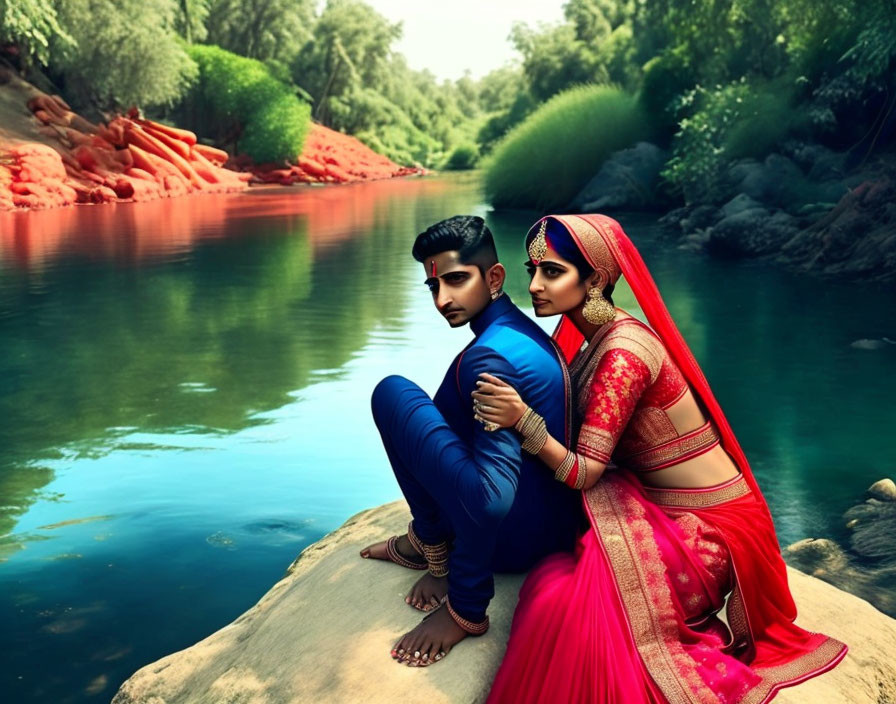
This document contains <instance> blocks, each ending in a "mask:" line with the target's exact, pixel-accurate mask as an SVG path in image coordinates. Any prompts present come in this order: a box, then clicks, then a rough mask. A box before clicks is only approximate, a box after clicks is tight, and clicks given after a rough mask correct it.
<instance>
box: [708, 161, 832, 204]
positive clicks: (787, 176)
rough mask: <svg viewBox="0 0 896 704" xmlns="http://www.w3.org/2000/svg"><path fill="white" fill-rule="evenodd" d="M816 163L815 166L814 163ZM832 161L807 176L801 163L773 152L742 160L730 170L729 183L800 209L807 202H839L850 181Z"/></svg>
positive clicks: (767, 200) (757, 196)
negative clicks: (836, 173)
mask: <svg viewBox="0 0 896 704" xmlns="http://www.w3.org/2000/svg"><path fill="white" fill-rule="evenodd" d="M813 166H814V165H813ZM833 174H835V168H834V167H833V166H830V165H829V164H825V165H823V166H819V167H818V168H817V169H815V176H816V177H818V178H819V179H823V180H816V178H815V177H807V176H806V174H804V173H803V171H802V170H801V169H800V167H799V166H797V164H796V163H795V162H794V161H793V160H792V159H788V158H787V157H786V156H784V155H782V154H769V155H768V156H767V157H766V158H765V159H764V160H763V161H761V162H759V161H755V160H753V159H742V160H740V161H738V162H735V163H734V164H732V165H731V167H730V168H729V169H728V172H727V174H726V177H725V181H726V184H727V185H728V187H729V188H731V189H732V190H733V192H735V193H746V194H747V195H748V196H750V197H751V198H753V199H755V200H757V201H760V202H762V203H764V204H766V205H771V206H775V207H778V208H785V209H790V208H794V207H796V208H798V207H799V206H801V205H803V204H804V203H815V202H825V203H835V202H837V201H838V200H840V198H841V197H843V195H844V194H845V193H846V190H847V188H846V184H845V183H844V182H843V180H842V179H840V178H838V177H836V176H834V175H833Z"/></svg>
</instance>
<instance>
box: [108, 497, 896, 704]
mask: <svg viewBox="0 0 896 704" xmlns="http://www.w3.org/2000/svg"><path fill="white" fill-rule="evenodd" d="M408 518H409V514H408V510H407V506H406V505H405V504H404V503H403V502H395V503H392V504H387V505H385V506H381V507H379V508H375V509H372V510H369V511H365V512H363V513H360V514H358V515H357V516H354V517H353V518H351V519H349V520H348V521H347V522H346V523H345V524H344V525H343V526H342V527H341V528H339V529H338V530H336V531H334V532H333V533H331V534H329V535H327V536H325V537H324V538H323V539H322V540H320V541H318V542H317V543H315V544H313V545H311V546H309V547H308V548H307V549H305V550H304V551H303V552H302V554H301V555H300V556H299V557H298V558H297V559H296V561H295V562H294V563H293V564H292V565H291V566H290V567H289V570H288V571H287V574H286V575H285V576H284V577H283V579H281V580H280V581H279V582H278V583H277V584H275V585H274V586H273V587H272V589H271V590H270V591H269V592H268V593H267V594H266V595H265V596H264V597H263V598H262V599H261V601H259V602H258V604H256V605H255V606H254V607H253V608H251V609H250V610H249V611H247V612H246V613H245V614H243V615H242V616H240V617H239V618H238V619H237V620H236V621H234V622H233V623H232V624H230V625H229V626H225V627H224V628H222V629H221V630H220V631H218V632H217V633H214V634H212V635H211V636H209V637H208V638H206V639H205V640H203V641H201V642H199V643H197V644H196V645H194V646H192V647H190V648H187V649H186V650H183V651H181V652H179V653H174V654H173V655H169V656H167V657H165V658H163V659H161V660H159V661H157V662H154V663H152V664H150V665H147V666H146V667H144V668H143V669H141V670H139V671H138V672H137V673H136V674H134V675H133V676H132V677H131V678H130V679H129V680H127V682H125V683H124V685H122V687H121V689H120V690H119V692H118V694H116V696H115V698H114V700H113V704H138V703H139V704H175V703H186V702H190V703H191V704H203V703H208V704H212V703H214V704H236V703H237V702H239V703H240V704H286V703H291V702H308V701H314V702H338V703H339V704H344V703H346V702H362V701H363V702H398V701H400V702H405V703H407V704H413V703H414V702H421V703H422V702H427V703H429V704H436V703H439V702H465V703H468V702H481V701H484V699H485V697H486V694H487V693H488V689H489V685H490V684H491V681H492V678H493V676H494V673H495V671H496V670H497V667H498V664H499V663H500V660H501V657H502V655H503V652H504V648H505V644H506V641H507V636H508V633H509V630H510V621H511V617H512V614H513V609H514V607H515V605H516V600H517V593H518V591H519V587H520V585H521V583H522V579H523V578H522V576H520V575H501V576H499V577H498V579H497V580H496V582H497V583H496V596H495V599H494V601H493V602H492V605H491V607H490V610H489V611H490V615H491V622H492V627H491V630H490V631H489V632H488V633H487V634H486V635H485V636H483V637H481V638H478V639H467V640H466V641H464V642H462V643H461V644H460V645H458V646H457V647H456V648H455V649H454V650H453V651H452V652H451V654H450V655H449V656H448V658H447V659H446V660H445V661H443V662H441V663H439V664H438V665H434V666H432V667H429V668H425V669H413V668H408V667H401V666H398V665H396V664H395V663H394V662H393V660H392V659H391V658H390V656H389V648H390V646H391V645H392V644H393V643H394V642H395V641H396V640H397V639H398V638H399V637H400V636H401V634H402V633H404V632H405V631H407V630H409V629H410V628H412V627H413V626H414V625H415V624H416V623H417V622H418V620H419V618H420V616H419V614H418V613H417V612H416V611H414V610H412V609H411V608H410V607H408V606H407V605H406V604H405V603H404V594H405V593H406V591H407V590H408V588H409V587H410V585H411V584H412V583H413V581H414V580H415V579H416V578H417V576H418V574H419V573H413V572H410V571H408V570H405V569H402V568H400V567H396V566H394V565H390V564H386V563H383V562H375V561H367V560H362V559H360V558H359V557H358V551H359V550H360V548H362V547H363V546H364V545H366V544H368V543H370V542H372V541H375V540H380V539H384V538H385V537H387V536H388V535H390V534H392V533H397V532H400V531H402V530H403V529H404V527H405V526H406V524H407V521H408ZM790 583H791V588H792V590H793V593H794V596H795V597H796V601H797V604H798V606H799V607H800V618H799V622H800V624H801V625H803V626H804V627H806V628H808V629H811V630H819V631H824V632H825V633H828V634H829V635H831V636H834V637H835V638H839V639H841V640H843V641H844V642H846V643H848V644H849V646H850V652H849V654H848V655H847V657H846V659H845V660H844V661H843V662H842V663H841V664H840V665H838V666H837V667H836V668H835V669H834V670H833V671H832V672H830V673H827V674H825V675H822V676H820V677H817V678H815V679H813V680H810V681H809V682H806V683H804V684H801V685H799V686H798V687H794V688H791V689H787V690H784V691H783V692H782V693H781V694H780V695H779V697H778V698H777V699H776V701H777V702H781V704H797V703H803V702H814V703H818V704H825V703H829V704H834V703H836V704H846V703H847V702H848V703H849V704H864V703H865V702H867V703H868V704H872V703H874V704H880V703H881V702H892V701H896V670H894V666H893V664H892V654H893V653H894V652H896V621H894V620H893V619H891V618H889V617H888V616H885V615H884V614H882V613H880V612H879V611H877V610H876V609H875V608H874V607H872V606H871V605H870V604H868V603H867V602H865V601H863V600H862V599H859V598H858V597H855V596H852V595H850V594H846V593H845V592H842V591H840V590H838V589H836V588H835V587H833V586H831V585H829V584H825V583H824V582H822V581H820V580H818V579H815V578H813V577H810V576H808V575H805V574H803V573H801V572H798V571H796V570H790Z"/></svg>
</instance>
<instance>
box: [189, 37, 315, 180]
mask: <svg viewBox="0 0 896 704" xmlns="http://www.w3.org/2000/svg"><path fill="white" fill-rule="evenodd" d="M189 53H190V57H191V58H192V59H193V61H195V62H196V64H197V65H198V66H199V82H198V86H197V88H196V89H195V90H196V91H198V96H195V97H198V99H199V102H200V103H201V104H202V106H203V107H204V109H205V110H207V111H208V112H209V113H210V114H208V115H207V119H208V120H209V122H210V123H215V124H218V125H227V124H228V123H236V124H237V125H238V126H239V127H240V128H241V134H240V137H239V141H238V144H237V147H238V149H239V150H240V151H242V152H245V153H246V154H248V155H249V156H250V157H251V158H252V160H253V161H255V162H256V163H265V162H282V161H295V159H296V158H297V157H298V155H299V154H301V153H302V146H303V145H304V143H305V136H306V135H307V134H308V129H309V127H310V122H311V107H310V105H308V104H307V103H305V102H303V101H301V100H299V98H298V97H297V96H296V93H295V89H294V87H293V86H291V85H289V84H286V83H283V82H282V81H279V80H277V79H276V78H275V77H274V75H273V74H272V73H271V71H270V69H269V68H268V67H267V66H265V65H264V64H263V63H261V62H260V61H256V60H254V59H247V58H245V57H243V56H237V55H236V54H232V53H230V52H229V51H225V50H224V49H221V48H220V47H217V46H207V45H194V46H191V47H189Z"/></svg>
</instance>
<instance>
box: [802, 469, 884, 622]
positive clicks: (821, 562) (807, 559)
mask: <svg viewBox="0 0 896 704" xmlns="http://www.w3.org/2000/svg"><path fill="white" fill-rule="evenodd" d="M868 494H869V498H868V499H867V500H865V501H864V502H862V503H860V504H858V505H856V506H853V507H852V508H851V509H849V510H848V511H847V512H846V513H845V514H844V516H843V519H844V521H845V522H846V527H847V528H848V529H849V531H850V538H849V546H848V547H847V548H844V547H842V546H840V545H838V544H837V543H836V542H834V541H833V540H828V539H825V538H822V539H807V540H801V541H799V542H796V543H794V544H793V545H790V546H788V547H787V548H786V549H785V550H784V557H785V558H786V560H787V562H788V563H789V564H790V565H792V566H794V567H796V568H797V569H800V570H802V571H804V572H807V573H808V574H811V575H813V576H814V577H819V578H820V579H823V580H825V581H826V582H830V583H831V584H833V585H834V586H836V587H839V588H840V589H843V590H845V591H849V592H852V593H853V594H856V595H857V596H860V597H862V598H863V599H866V600H868V601H869V602H871V603H872V604H874V605H875V606H876V607H877V608H879V609H880V610H881V611H883V612H884V613H887V614H889V615H891V616H894V615H896V540H894V539H893V536H894V535H896V483H894V482H893V480H892V479H881V480H880V481H878V482H875V483H874V484H872V485H871V487H869V489H868Z"/></svg>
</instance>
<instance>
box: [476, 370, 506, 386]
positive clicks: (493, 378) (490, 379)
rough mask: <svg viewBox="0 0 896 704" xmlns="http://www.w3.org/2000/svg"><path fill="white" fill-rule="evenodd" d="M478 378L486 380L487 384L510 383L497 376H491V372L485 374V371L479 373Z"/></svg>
mask: <svg viewBox="0 0 896 704" xmlns="http://www.w3.org/2000/svg"><path fill="white" fill-rule="evenodd" d="M479 378H480V379H482V380H483V381H486V382H488V383H489V384H494V385H495V386H510V384H508V383H507V382H506V381H502V380H501V379H499V378H498V377H496V376H493V375H492V374H486V373H485V372H483V373H482V374H480V375H479Z"/></svg>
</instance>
